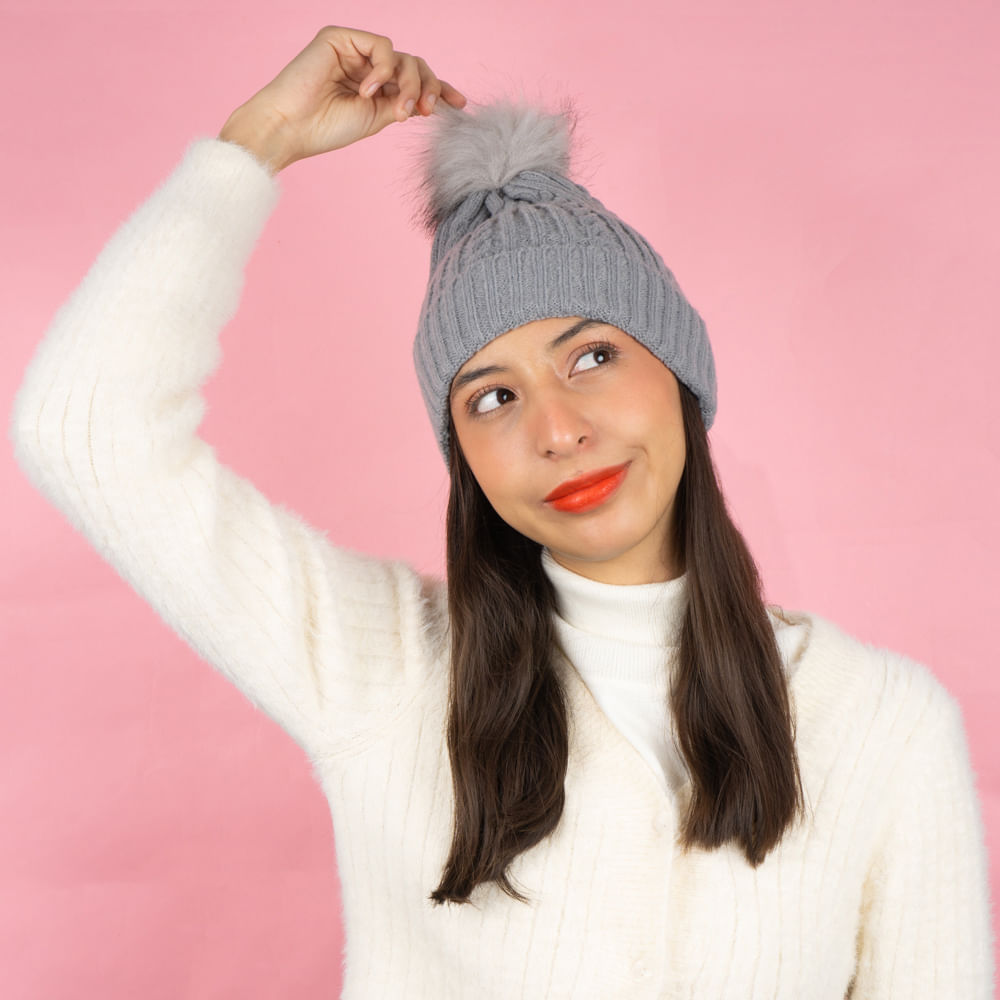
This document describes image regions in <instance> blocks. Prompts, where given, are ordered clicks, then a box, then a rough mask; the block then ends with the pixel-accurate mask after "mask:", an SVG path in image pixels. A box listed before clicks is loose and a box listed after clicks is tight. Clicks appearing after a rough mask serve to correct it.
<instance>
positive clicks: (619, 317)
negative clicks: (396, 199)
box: [12, 28, 993, 1000]
mask: <svg viewBox="0 0 1000 1000" xmlns="http://www.w3.org/2000/svg"><path fill="white" fill-rule="evenodd" d="M435 102H437V111H436V112H435V110H434V105H435ZM465 104H466V100H465V97H464V96H463V95H462V94H461V93H460V92H459V91H457V90H456V89H455V88H454V87H452V86H450V85H449V84H448V83H446V82H445V81H443V80H440V79H438V78H437V76H436V75H435V74H434V73H433V72H432V71H431V70H430V68H429V67H428V66H427V64H426V62H424V61H423V60H422V59H419V58H416V57H414V56H411V55H408V54H406V53H402V52H398V51H395V50H394V49H393V46H392V43H391V42H390V41H389V39H387V38H384V37H381V36H378V35H373V34H370V33H367V32H363V31H357V30H353V29H347V28H324V29H323V30H322V31H320V32H319V34H318V35H317V36H316V38H315V39H314V40H313V41H312V42H311V43H310V44H309V45H308V46H307V47H306V48H305V49H304V50H303V51H302V52H301V53H300V54H299V55H298V56H297V57H296V58H295V59H294V60H293V61H292V62H291V63H290V64H289V65H288V66H287V67H286V68H285V69H284V70H283V71H282V72H281V74H279V75H278V77H276V78H275V80H274V81H272V82H271V83H270V84H268V86H266V87H265V88H264V89H263V90H261V91H260V92H259V93H258V94H256V95H255V96H254V97H253V98H251V99H250V100H249V101H248V102H247V103H246V104H244V105H242V106H241V107H240V108H238V109H237V110H236V111H235V112H234V113H233V114H232V115H231V116H230V118H229V119H228V121H227V122H226V124H225V126H224V128H223V129H222V132H221V133H220V135H219V137H218V138H212V139H200V140H198V141H196V142H195V143H193V144H192V145H191V147H190V148H189V149H188V151H187V153H186V155H185V157H184V159H183V162H182V163H181V164H180V165H179V167H178V168H177V169H176V170H175V172H174V173H173V174H172V175H171V176H170V178H169V179H168V180H167V181H166V183H165V184H164V185H163V186H162V187H161V188H160V189H159V190H158V191H157V192H155V193H154V194H153V195H152V197H151V198H150V199H149V200H148V201H147V202H146V203H145V204H144V205H143V206H142V207H141V208H140V209H139V210H138V211H137V212H136V213H135V214H134V215H133V216H132V218H131V219H130V220H129V221H128V222H127V223H126V224H125V225H124V226H123V227H122V228H121V230H120V231H119V232H118V233H117V234H116V235H115V237H114V238H113V239H112V240H111V242H110V243H109V244H108V246H107V247H106V248H105V250H104V251H103V252H102V254H101V256H100V258H99V260H98V261H97V263H96V265H95V266H94V268H93V269H92V270H91V272H90V274H89V275H88V276H87V278H86V279H85V281H84V282H83V284H82V285H81V286H80V288H79V289H78V290H77V292H76V293H75V294H74V296H73V297H72V298H71V300H70V301H69V302H68V303H67V305H66V306H65V307H64V308H63V310H62V311H61V312H60V314H59V316H58V317H57V319H56V321H55V322H54V324H53V326H52V328H51V329H50V330H49V332H48V334H47V335H46V337H45V339H44V341H43V342H42V344H41V345H40V347H39V348H38V351H37V353H36V356H35V358H34V359H33V361H32V363H31V365H30V367H29V370H28V372H27V375H26V377H25V379H24V382H23V385H22V387H21V389H20V392H19V394H18V397H17V401H16V405H15V411H14V421H13V431H12V434H13V440H14V443H15V446H16V449H17V454H18V457H19V460H20V462H21V464H22V466H23V468H24V470H25V472H26V473H27V474H28V476H30V478H31V479H32V481H33V482H34V483H35V484H36V485H37V487H38V488H39V489H40V490H42V491H43V492H44V493H45V494H46V496H48V497H49V498H50V499H51V500H52V502H53V503H55V504H57V505H58V506H59V507H60V508H61V509H62V510H63V511H64V512H65V513H66V515H67V516H68V517H69V518H70V519H71V520H72V522H73V523H74V524H75V525H76V526H77V527H78V528H79V529H80V530H81V531H82V532H83V533H84V534H85V535H86V536H87V537H88V538H89V539H90V540H91V541H92V542H93V544H94V545H95V546H96V547H97V548H98V550H99V551H100V552H101V554H102V555H103V556H105V557H106V558H107V559H108V560H109V561H110V562H111V563H112V564H113V565H114V566H115V567H116V568H117V569H118V571H119V572H120V573H121V574H122V575H123V577H124V578H125V579H126V580H127V581H128V582H129V583H130V584H131V585H132V586H133V587H135V588H136V589H137V590H138V591H139V592H141V593H142V594H143V595H144V596H145V597H146V598H147V599H148V600H149V601H150V603H151V604H152V605H153V606H154V607H155V608H156V609H157V611H158V612H159V613H160V614H161V615H162V616H163V618H164V619H165V620H166V621H167V622H168V623H169V624H170V625H171V626H172V627H173V628H174V629H176V630H177V631H178V632H179V633H180V634H181V635H182V636H184V637H185V639H187V640H188V641H189V642H190V643H191V645H192V646H193V647H194V648H195V649H196V650H198V651H199V652H200V653H201V654H202V655H203V656H204V657H205V658H206V659H207V660H209V661H210V662H211V663H212V664H214V665H215V666H216V667H217V668H218V669H219V670H220V671H222V672H223V673H224V674H225V675H226V676H227V677H229V678H230V679H231V680H232V681H233V682H234V683H235V684H237V685H238V686H239V687H240V688H241V689H242V690H243V691H244V692H245V693H246V695H247V696H248V697H249V698H250V699H251V700H252V701H253V702H254V703H255V704H257V705H258V706H260V707H261V708H262V709H264V710H265V711H267V712H268V713H269V714H270V715H271V716H272V717H273V718H274V719H275V720H276V721H277V722H278V723H279V724H280V725H282V726H283V727H284V728H285V729H286V730H287V731H288V732H289V733H290V734H291V735H292V736H293V737H294V738H295V739H296V740H297V741H298V742H299V744H300V745H301V746H302V747H303V748H304V749H305V751H306V752H307V754H308V755H309V757H310V759H311V761H312V763H313V766H314V768H315V771H316V774H317V776H318V778H319V780H320V782H321V783H322V786H323V788H324V791H325V793H326V795H327V797H328V799H329V802H330V807H331V811H332V815H333V821H334V827H335V832H336V845H337V858H338V869H339V874H340V878H341V882H342V886H343V903H344V916H345V924H346V938H347V944H346V968H345V981H344V994H343V995H344V996H345V997H359V998H360V997H365V998H368V997H391V998H394V1000H395V998H399V997H407V998H417V997H433V998H435V1000H440V998H445V997H476V998H483V997H497V998H501V997H502V998H511V997H532V998H536V997H572V998H582V997H595V998H602V1000H605V998H609V997H628V998H636V997H651V998H652V997H677V998H680V997H685V998H699V1000H705V998H740V1000H746V998H748V997H752V998H765V997H766V998H788V1000H792V998H794V1000H805V998H817V1000H818V998H824V1000H827V998H828V1000H842V998H844V997H853V998H855V1000H859V998H865V1000H873V998H886V1000H888V998H893V1000H898V998H901V997H916V996H919V997H922V998H940V1000H944V998H950V1000H958V998H962V1000H972V998H976V1000H986V998H987V997H989V996H990V995H991V986H992V979H993V967H992V949H991V941H990V913H989V899H988V890H987V882H986V855H985V849H984V839H983V830H982V824H981V819H980V813H979V805H978V802H977V798H976V792H975V787H974V776H973V775H972V772H971V770H970V767H969V761H968V752H967V747H966V742H965V736H964V731H963V727H962V719H961V714H960V711H959V708H958V705H957V703H956V701H955V700H954V699H953V698H952V697H951V695H950V694H948V693H947V692H946V690H945V689H944V688H943V687H942V686H941V685H940V683H939V682H938V681H937V680H936V679H935V678H934V676H933V674H932V673H931V672H930V671H929V670H927V669H926V668H924V667H922V666H921V665H919V664H917V663H914V662H912V661H910V660H907V659H905V658H903V657H901V656H898V655H895V654H892V653H889V652H886V651H879V650H873V649H871V648H869V647H867V646H864V645H863V644H861V643H859V642H857V641H855V640H853V639H851V638H850V637H849V636H847V635H845V634H844V633H842V632H841V631H840V630H839V629H837V628H836V627H835V626H834V625H832V624H830V623H829V622H826V621H824V620H822V619H821V618H818V617H816V616H813V615H808V614H804V613H797V614H789V613H785V612H782V611H780V610H779V609H777V608H772V607H766V606H765V605H764V604H763V601H762V598H761V588H760V583H759V580H758V576H757V571H756V567H755V565H754V562H753V559H752V558H751V556H750V554H749V552H748V550H747V548H746V545H745V544H744V542H743V540H742V538H741V536H740V534H739V532H738V531H737V529H736V528H735V527H734V525H733V523H732V521H731V520H730V518H729V516H728V514H727V511H726V506H725V503H724V500H723V498H722V495H721V493H720V491H719V487H718V484H717V480H716V477H715V473H714V469H713V465H712V460H711V456H710V452H709V447H708V439H707V430H708V428H709V427H710V426H711V423H712V420H713V417H714V413H715V406H716V400H715V393H716V386H715V373H714V366H713V360H712V353H711V348H710V346H709V343H708V340H707V337H706V333H705V328H704V324H703V323H702V321H701V318H700V317H699V316H698V314H697V312H696V311H695V310H694V309H693V308H692V307H691V305H690V304H689V303H688V302H687V300H686V299H685V297H684V295H683V293H682V292H681V290H680V288H679V287H678V285H677V282H676V281H675V280H674V277H673V275H672V274H671V273H670V271H669V270H668V269H667V268H666V267H665V266H664V264H663V262H662V261H661V260H660V258H659V256H658V255H657V254H656V253H655V251H654V250H653V249H652V248H651V247H650V246H649V244H648V243H647V242H646V241H645V240H644V239H643V238H642V237H641V236H640V235H639V234H638V233H637V232H636V231H635V230H634V229H632V228H631V227H630V226H628V225H627V224H626V223H624V222H623V221H622V220H620V219H619V218H617V217H616V216H615V215H614V214H613V213H611V212H610V211H608V210H607V209H606V208H605V207H604V206H603V205H602V204H601V203H600V202H599V201H597V200H596V199H594V198H593V197H591V196H590V195H589V194H588V192H587V191H586V190H585V189H584V188H582V187H580V186H579V185H577V184H575V183H573V182H572V181H571V180H569V179H568V177H567V175H566V174H567V169H568V134H569V129H570V125H571V122H570V121H569V120H568V118H567V117H566V116H565V115H558V114H549V113H546V112H543V111H540V110H538V109H533V108H530V107H524V106H519V105H515V104H509V103H504V102H499V103H497V104H494V105H490V106H486V107H483V108H480V109H478V110H477V111H476V112H471V111H467V110H462V109H463V108H464V106H465ZM432 113H433V127H434V128H435V129H436V130H435V131H434V135H433V139H432V141H431V142H430V144H429V146H428V148H427V151H426V154H425V158H424V164H423V166H424V171H425V178H426V185H427V209H426V213H425V219H426V222H427V225H428V228H429V230H430V231H431V232H433V234H434V244H433V249H432V262H431V263H432V268H431V278H430V283H429V286H428V290H427V296H426V298H425V301H424V306H423V309H422V311H421V314H420V317H419V321H418V332H417V338H416V342H415V347H414V356H415V360H416V365H417V373H418V377H419V380H420V385H421V389H422V391H423V393H424V398H425V401H426V403H427V408H428V414H429V416H430V419H431V422H432V425H433V427H434V430H435V434H436V436H437V440H438V442H439V444H440V446H441V449H442V453H443V454H444V456H445V458H446V461H447V462H448V466H449V470H450V474H451V482H452V489H451V497H450V502H449V510H448V546H447V547H448V553H447V561H448V580H447V585H443V584H441V583H439V582H437V581H432V580H426V579H422V578H420V577H419V576H417V575H416V574H414V573H413V572H412V571H411V570H409V569H407V568H406V567H404V566H400V565H396V564H392V563H386V562H380V561H377V560H374V559H369V558H365V557H362V556H358V555H355V554H352V553H349V552H346V551H341V550H339V549H337V548H334V547H331V546H330V545H329V544H328V543H327V541H326V540H325V538H324V537H323V536H322V535H321V534H320V533H319V532H317V531H315V530H313V529H312V528H310V527H309V526H307V525H305V524H304V523H302V521H301V520H300V519H299V518H297V517H296V516H295V515H294V514H292V513H290V512H288V511H287V510H284V509H282V508H280V507H277V506H275V505H272V504H271V503H269V502H268V501H267V500H266V499H265V498H264V497H263V496H261V495H260V494H259V493H258V492H257V491H256V490H255V489H254V488H253V487H252V486H251V485H250V484H249V483H248V482H246V481H245V480H243V479H241V478H239V477H238V476H236V475H234V474H233V473H232V472H231V471H230V470H228V469H227V468H225V467H224V466H222V465H221V464H220V463H218V462H217V461H216V459H215V456H214V453H213V451H212V449H211V447H210V446H209V445H208V444H206V443H205V442H204V441H203V440H201V439H200V438H198V437H197V436H196V434H195V431H196V429H197V426H198V424H199V422H200V419H201V417H202V414H203V412H204V405H203V402H202V399H201V397H200V396H199V394H198V391H199V388H200V386H201V385H202V384H203V382H204V381H205V379H206V378H207V377H208V376H209V375H210V374H211V372H212V371H213V370H214V369H215V367H216V365H217V364H218V358H219V355H218V348H217V335H218V332H219V330H220V328H221V327H222V325H223V324H224V323H225V322H226V320H227V319H228V318H229V317H230V316H231V315H232V313H233V312H234V310H235V308H236V305H237V302H238V297H239V291H240V285H241V281H242V271H243V267H244V265H245V263H246V261H247V259H248V257H249V255H250V252H251V250H252V248H253V245H254V243H255V241H256V239H257V237H258V235H259V233H260V231H261V229H262V227H263V225H264V223H265V221H266V219H267V217H268V215H269V214H270V212H271V211H272V209H273V207H274V204H275V201H276V197H277V187H276V182H275V179H274V175H275V174H276V173H277V172H279V171H280V170H282V169H284V168H285V167H287V166H288V165H289V164H291V163H293V162H295V161H296V160H299V159H302V158H304V157H307V156H313V155H316V154H319V153H322V152H326V151H330V150H334V149H338V148H341V147H344V146H346V145H348V144H350V143H352V142H355V141H358V140H360V139H363V138H365V137H366V136H370V135H373V134H375V133H376V132H378V131H380V130H381V129H382V128H384V127H385V126H386V125H387V124H389V123H390V122H393V121H405V120H406V119H407V118H409V117H411V116H422V117H428V116H431V115H432Z"/></svg>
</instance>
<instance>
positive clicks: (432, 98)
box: [427, 94, 437, 108]
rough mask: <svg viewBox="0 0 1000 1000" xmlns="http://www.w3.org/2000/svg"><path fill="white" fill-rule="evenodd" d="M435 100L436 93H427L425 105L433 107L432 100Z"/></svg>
mask: <svg viewBox="0 0 1000 1000" xmlns="http://www.w3.org/2000/svg"><path fill="white" fill-rule="evenodd" d="M436 100H437V94H428V95H427V107H429V108H433V107H434V102H435V101H436Z"/></svg>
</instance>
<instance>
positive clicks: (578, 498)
mask: <svg viewBox="0 0 1000 1000" xmlns="http://www.w3.org/2000/svg"><path fill="white" fill-rule="evenodd" d="M631 464H632V463H631V462H625V463H624V464H622V465H615V466H612V467H611V468H608V469H598V470H597V472H591V473H589V474H588V475H585V476H578V477H577V478H576V479H569V480H567V481H566V482H565V483H562V484H560V485H559V486H557V487H556V488H555V489H554V490H553V491H552V492H551V493H550V494H549V495H548V496H547V497H546V498H545V503H547V504H548V505H549V506H551V507H554V508H555V509H556V510H558V511H562V512H564V513H571V514H582V513H584V512H585V511H588V510H593V509H594V508H595V507H599V506H600V505H601V504H602V503H604V501H605V500H607V499H608V498H609V497H610V496H611V494H612V493H614V492H615V490H617V489H618V487H619V486H621V484H622V482H623V481H624V479H625V475H626V473H627V472H628V467H629V465H631Z"/></svg>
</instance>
